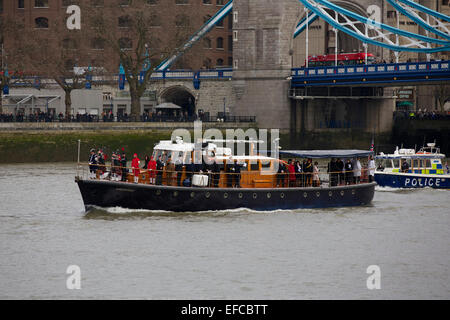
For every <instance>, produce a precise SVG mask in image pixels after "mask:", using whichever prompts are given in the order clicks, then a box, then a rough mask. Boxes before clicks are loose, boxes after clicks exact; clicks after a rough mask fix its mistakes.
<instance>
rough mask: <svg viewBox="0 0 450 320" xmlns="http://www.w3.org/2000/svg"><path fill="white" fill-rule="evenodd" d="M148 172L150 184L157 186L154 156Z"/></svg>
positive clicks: (149, 163) (151, 158)
mask: <svg viewBox="0 0 450 320" xmlns="http://www.w3.org/2000/svg"><path fill="white" fill-rule="evenodd" d="M148 171H149V178H150V184H155V177H156V161H155V159H153V156H151V157H150V161H149V162H148Z"/></svg>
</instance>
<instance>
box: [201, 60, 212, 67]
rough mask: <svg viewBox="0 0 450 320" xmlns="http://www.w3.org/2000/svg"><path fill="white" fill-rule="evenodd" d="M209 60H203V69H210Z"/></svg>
mask: <svg viewBox="0 0 450 320" xmlns="http://www.w3.org/2000/svg"><path fill="white" fill-rule="evenodd" d="M211 65H212V63H211V59H210V58H206V59H205V60H203V67H204V68H206V69H211V67H212V66H211Z"/></svg>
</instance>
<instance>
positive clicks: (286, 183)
mask: <svg viewBox="0 0 450 320" xmlns="http://www.w3.org/2000/svg"><path fill="white" fill-rule="evenodd" d="M194 157H195V158H196V159H200V158H201V161H194V163H192V161H190V159H181V158H178V159H175V160H173V159H172V156H171V155H170V154H167V153H166V152H163V153H161V154H159V155H158V156H157V158H156V159H154V158H153V157H152V156H148V155H146V156H145V157H144V160H143V161H142V162H141V160H140V159H139V157H138V155H137V154H136V153H135V154H134V155H133V158H132V160H131V175H129V173H130V168H128V167H127V162H128V159H127V156H126V153H125V151H124V149H122V152H119V150H116V151H113V152H112V154H111V159H110V161H111V166H106V160H107V155H106V154H105V153H104V152H103V150H102V149H99V150H95V149H91V151H90V156H89V172H90V173H89V177H90V178H91V179H97V178H100V179H109V180H111V181H124V182H126V181H129V180H128V178H129V177H132V178H133V182H134V183H139V182H140V181H139V179H140V174H141V173H143V172H147V173H148V179H149V180H148V182H149V183H150V184H156V185H162V184H165V185H175V186H185V187H190V186H192V185H193V176H194V175H195V174H200V175H207V176H208V186H210V187H218V186H219V180H220V177H221V170H223V171H224V173H226V175H225V179H226V181H225V182H224V183H225V185H226V186H227V187H228V188H239V187H241V183H240V181H241V171H242V168H245V167H246V166H247V164H246V163H245V162H244V161H239V160H237V159H234V160H233V161H231V162H230V163H227V165H226V166H224V165H223V164H221V163H220V164H219V162H218V161H217V159H216V157H215V154H214V152H211V153H210V154H209V155H208V156H207V157H206V161H205V159H204V157H202V156H201V153H200V152H199V153H198V154H196V153H194ZM344 160H345V161H344ZM344 160H343V159H340V158H332V159H331V161H330V162H329V163H328V166H327V174H328V175H329V177H330V178H329V186H331V187H333V186H339V185H350V184H358V183H361V182H362V181H363V180H364V181H366V180H368V181H369V182H373V181H374V174H375V161H374V159H373V156H370V157H369V159H368V162H367V166H364V167H363V166H362V165H361V159H360V158H354V159H344ZM109 168H110V169H109ZM402 169H403V168H402ZM183 172H184V173H185V175H184V179H183ZM319 174H320V169H319V163H318V161H314V162H313V160H312V159H311V158H308V159H303V160H302V161H300V160H293V159H289V160H288V161H287V162H286V161H283V160H280V161H279V162H278V171H277V174H276V187H280V188H286V187H320V186H321V179H320V176H319ZM182 179H183V180H182Z"/></svg>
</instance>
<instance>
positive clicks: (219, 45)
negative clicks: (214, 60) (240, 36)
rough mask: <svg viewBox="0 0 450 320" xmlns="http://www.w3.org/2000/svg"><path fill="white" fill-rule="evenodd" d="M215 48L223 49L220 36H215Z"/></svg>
mask: <svg viewBox="0 0 450 320" xmlns="http://www.w3.org/2000/svg"><path fill="white" fill-rule="evenodd" d="M216 48H217V49H223V38H222V37H219V38H217V45H216Z"/></svg>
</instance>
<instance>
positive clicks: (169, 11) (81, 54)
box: [0, 0, 232, 72]
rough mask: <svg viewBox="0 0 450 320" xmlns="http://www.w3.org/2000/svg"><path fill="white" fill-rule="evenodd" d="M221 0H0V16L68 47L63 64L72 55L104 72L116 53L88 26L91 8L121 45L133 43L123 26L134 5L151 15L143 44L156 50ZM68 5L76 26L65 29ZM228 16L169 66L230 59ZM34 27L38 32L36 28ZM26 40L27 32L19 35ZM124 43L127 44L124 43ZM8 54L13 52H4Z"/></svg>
mask: <svg viewBox="0 0 450 320" xmlns="http://www.w3.org/2000/svg"><path fill="white" fill-rule="evenodd" d="M226 2H227V1H226V0H133V1H131V0H0V19H2V20H3V21H4V22H8V21H15V22H16V23H17V22H19V23H22V26H21V27H23V28H24V32H27V36H28V37H33V35H36V36H42V34H43V33H44V34H45V35H48V37H46V40H47V43H45V44H44V43H43V45H46V46H51V47H54V48H55V49H60V48H62V49H66V51H70V52H71V57H70V58H69V55H68V58H67V65H68V66H69V65H71V63H73V61H72V60H74V59H75V60H76V62H77V65H78V66H87V65H89V64H92V65H93V66H95V65H97V66H105V67H106V68H107V70H108V71H110V72H117V66H118V57H117V54H114V52H113V51H112V50H110V49H109V48H108V46H107V44H105V42H104V41H102V40H103V39H101V37H98V36H94V35H93V34H92V32H90V31H89V28H90V19H91V16H92V14H93V13H94V12H95V13H97V14H99V15H101V16H103V17H107V18H110V19H111V21H113V23H114V22H116V23H115V24H116V25H115V26H114V25H111V28H110V29H111V30H110V32H113V33H117V34H119V35H122V34H123V38H121V40H123V41H122V42H123V44H124V46H125V47H127V49H131V48H133V47H134V46H135V45H136V43H135V42H136V39H133V37H127V28H128V24H129V23H130V20H132V19H133V13H131V14H130V12H135V11H132V10H135V9H136V8H138V9H139V10H140V11H141V12H142V13H143V14H145V15H147V16H148V17H149V19H151V22H150V23H149V25H150V32H151V34H152V39H154V40H153V41H150V42H151V43H149V50H150V51H151V52H152V53H154V52H162V51H163V50H162V49H163V48H164V49H167V48H169V49H173V48H174V47H175V46H179V45H181V44H183V43H184V42H185V41H186V40H187V39H188V38H189V37H190V35H192V34H193V33H194V32H195V31H196V30H198V29H199V28H200V27H201V26H202V25H203V23H204V22H205V21H206V20H208V19H209V18H210V17H211V16H213V15H214V14H215V13H216V12H217V11H218V10H219V9H220V8H221V7H222V6H223V5H224V4H225V3H226ZM70 5H78V6H79V8H80V9H81V10H80V11H81V12H80V21H81V24H80V26H81V30H68V27H67V24H66V22H67V19H69V18H70V16H71V14H70V13H67V9H68V7H69V6H70ZM231 29H232V21H231V18H230V17H227V18H225V19H224V20H223V22H222V24H220V25H218V26H216V27H215V28H214V29H213V30H212V31H211V32H210V33H209V34H208V35H207V36H206V37H205V38H204V39H202V40H201V41H199V42H198V43H197V44H196V45H194V47H192V48H191V49H190V50H189V51H188V52H187V53H186V54H185V55H184V56H183V57H181V58H180V60H179V61H178V62H177V63H176V65H174V66H173V67H172V68H183V69H201V68H215V67H221V66H231V63H232V41H231V34H232V32H231ZM39 33H40V34H39ZM10 40H12V39H9V38H8V34H6V35H5V40H4V48H5V52H6V53H7V54H8V51H11V49H12V48H11V42H12V41H10ZM23 41H24V42H27V38H24V39H23ZM128 47H129V48H128ZM9 59H13V57H9Z"/></svg>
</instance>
